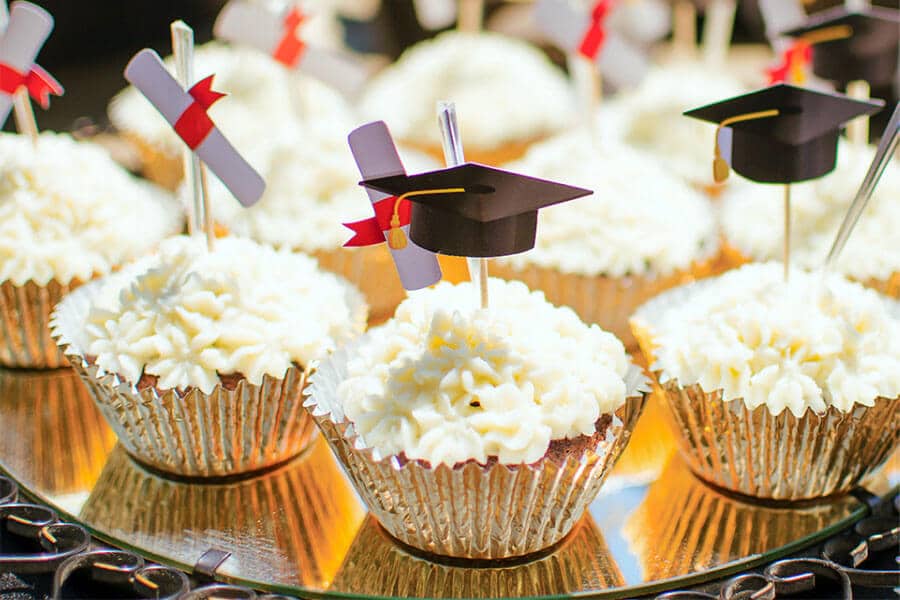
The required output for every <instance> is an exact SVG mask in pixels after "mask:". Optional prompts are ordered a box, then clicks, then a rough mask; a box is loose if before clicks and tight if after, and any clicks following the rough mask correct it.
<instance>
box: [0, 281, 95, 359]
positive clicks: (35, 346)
mask: <svg viewBox="0 0 900 600" xmlns="http://www.w3.org/2000/svg"><path fill="white" fill-rule="evenodd" d="M78 286H79V282H78V281H72V282H70V283H60V282H59V281H57V280H55V279H52V280H50V282H49V283H48V284H47V285H38V284H36V283H34V282H33V281H27V282H26V283H25V285H15V284H13V283H12V282H11V281H9V280H7V281H4V282H2V283H0V365H2V366H4V367H14V368H26V369H55V368H57V367H63V366H67V365H68V364H69V361H68V360H67V359H66V357H65V355H63V353H62V351H61V350H60V349H59V348H58V347H57V346H56V342H54V341H53V337H52V336H51V335H50V319H51V313H52V312H53V308H54V307H55V306H56V304H57V303H59V301H60V300H62V299H63V297H64V296H65V295H66V294H68V293H69V292H70V291H72V290H73V289H75V288H77V287H78Z"/></svg>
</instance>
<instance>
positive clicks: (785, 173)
mask: <svg viewBox="0 0 900 600" xmlns="http://www.w3.org/2000/svg"><path fill="white" fill-rule="evenodd" d="M883 106H884V102H882V101H880V100H878V101H869V100H867V101H862V100H854V99H852V98H849V97H847V96H845V95H843V94H836V93H831V92H820V91H814V90H809V89H806V88H801V87H796V86H793V85H787V84H778V85H773V86H771V87H767V88H763V89H761V90H757V91H755V92H751V93H749V94H745V95H743V96H737V97H735V98H729V99H728V100H723V101H721V102H716V103H715V104H710V105H708V106H703V107H701V108H696V109H694V110H689V111H687V112H686V113H684V114H685V115H687V116H689V117H694V118H695V119H702V120H704V121H709V122H710V123H716V124H718V125H719V126H720V127H730V128H731V129H732V131H733V135H732V140H731V161H730V163H731V168H732V169H734V170H735V171H737V172H738V173H739V174H741V175H743V176H744V177H746V178H747V179H752V180H753V181H760V182H764V183H794V182H798V181H806V180H808V179H815V178H816V177H821V176H822V175H825V174H826V173H829V172H830V171H832V170H833V169H834V166H835V161H836V159H837V144H838V136H839V134H840V130H841V128H842V126H843V125H844V124H845V123H846V122H847V121H850V120H852V119H854V118H856V117H858V116H861V115H872V114H875V113H877V112H878V111H880V110H881V109H882V107H883ZM774 111H778V112H777V114H772V115H771V116H765V115H766V113H769V112H772V113H774ZM754 114H758V115H759V116H754ZM742 119H745V120H742ZM732 121H733V122H732Z"/></svg>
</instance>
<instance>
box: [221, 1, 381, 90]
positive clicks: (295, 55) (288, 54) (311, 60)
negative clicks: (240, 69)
mask: <svg viewBox="0 0 900 600" xmlns="http://www.w3.org/2000/svg"><path fill="white" fill-rule="evenodd" d="M307 20H308V15H307V14H306V13H304V12H303V10H302V9H301V8H300V6H299V5H297V4H293V5H291V6H289V7H288V8H287V9H286V10H284V11H280V12H279V11H275V10H272V9H271V8H270V7H269V6H267V5H265V4H263V3H259V2H251V1H248V0H231V2H229V3H228V4H226V5H225V8H223V9H222V12H221V13H219V17H218V19H216V24H215V27H214V32H215V35H216V37H218V38H220V39H223V40H226V41H229V42H233V43H239V44H247V45H248V46H252V47H254V48H257V49H259V50H262V51H263V52H265V53H267V54H269V55H270V56H271V57H272V58H274V59H275V60H277V61H278V62H280V63H281V64H283V65H284V66H286V67H287V68H289V69H298V70H300V71H302V72H304V73H306V74H308V75H311V76H312V77H315V78H317V79H320V80H322V81H324V82H325V83H327V84H329V85H331V86H332V87H334V88H336V89H338V90H341V91H342V92H344V93H345V94H346V95H348V96H354V95H356V94H357V93H358V92H359V90H360V89H362V87H363V85H364V84H365V82H366V78H367V73H366V70H365V69H364V68H362V67H361V66H360V65H358V64H357V63H356V62H354V61H353V60H352V59H350V58H349V57H347V56H345V55H343V54H340V53H338V52H334V51H331V50H325V49H323V48H317V47H315V46H311V45H309V44H307V43H306V42H305V41H304V40H303V37H302V35H301V30H302V28H303V25H304V23H305V22H306V21H307Z"/></svg>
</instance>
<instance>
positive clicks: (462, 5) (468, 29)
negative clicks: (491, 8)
mask: <svg viewBox="0 0 900 600" xmlns="http://www.w3.org/2000/svg"><path fill="white" fill-rule="evenodd" d="M457 1H458V2H459V13H458V15H457V20H456V29H457V30H459V31H462V32H464V33H478V32H479V31H481V28H482V21H483V20H484V0H457Z"/></svg>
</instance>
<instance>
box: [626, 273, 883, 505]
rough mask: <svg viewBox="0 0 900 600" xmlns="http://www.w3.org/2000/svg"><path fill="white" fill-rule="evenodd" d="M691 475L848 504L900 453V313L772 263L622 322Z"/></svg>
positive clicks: (855, 290) (655, 303)
mask: <svg viewBox="0 0 900 600" xmlns="http://www.w3.org/2000/svg"><path fill="white" fill-rule="evenodd" d="M632 324H633V327H634V329H635V333H636V335H637V336H638V339H639V340H640V341H641V348H642V350H643V352H644V354H645V355H646V356H647V360H648V362H650V363H651V364H652V367H651V368H652V369H653V370H654V373H655V374H656V376H657V379H658V381H659V383H660V384H661V385H662V387H663V388H664V389H665V391H666V395H667V399H668V404H669V408H670V409H671V414H672V416H673V418H674V421H675V423H676V425H677V427H676V428H677V430H678V434H679V437H680V440H679V441H680V443H681V450H682V454H683V455H684V456H685V458H686V459H687V461H688V463H689V465H690V466H691V469H692V470H693V471H694V472H695V473H697V474H698V475H699V476H700V477H702V478H704V479H706V480H707V481H711V482H713V483H715V484H716V485H719V486H721V487H724V488H727V489H730V490H734V491H736V492H740V493H743V494H747V495H750V496H756V497H763V498H773V499H778V500H799V499H805V498H816V497H821V496H828V495H831V494H837V493H842V492H846V491H847V490H849V489H850V488H851V487H852V486H854V485H855V484H856V483H857V482H858V481H859V480H860V479H862V478H863V477H864V476H865V475H866V474H868V473H869V472H871V471H872V470H874V469H875V468H877V467H878V466H879V465H880V464H881V463H882V462H884V461H885V460H886V459H887V457H888V456H889V455H890V453H891V451H892V450H893V449H894V448H895V447H896V445H897V443H898V441H900V307H898V304H897V303H896V301H894V300H891V299H889V298H886V297H884V296H881V295H879V294H877V293H876V292H874V291H872V290H867V289H865V288H863V287H862V286H861V285H859V284H856V283H852V282H849V281H847V280H845V279H843V278H842V277H840V276H838V275H829V276H827V277H826V276H823V275H821V274H818V273H816V274H810V273H806V272H804V271H801V270H793V271H792V272H791V274H790V281H789V283H785V281H784V276H783V268H782V266H781V265H779V264H777V263H764V264H754V265H747V266H744V267H741V268H740V269H737V270H734V271H731V272H729V273H726V274H725V275H722V276H721V277H718V278H716V279H710V280H706V281H702V282H699V283H695V284H693V285H690V286H685V287H683V288H678V289H675V290H672V291H670V292H667V293H665V294H663V295H661V296H659V297H657V298H655V299H654V300H652V301H650V302H648V303H647V304H646V305H645V306H643V307H641V309H640V310H639V311H638V312H637V313H636V314H635V316H634V318H633V320H632Z"/></svg>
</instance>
